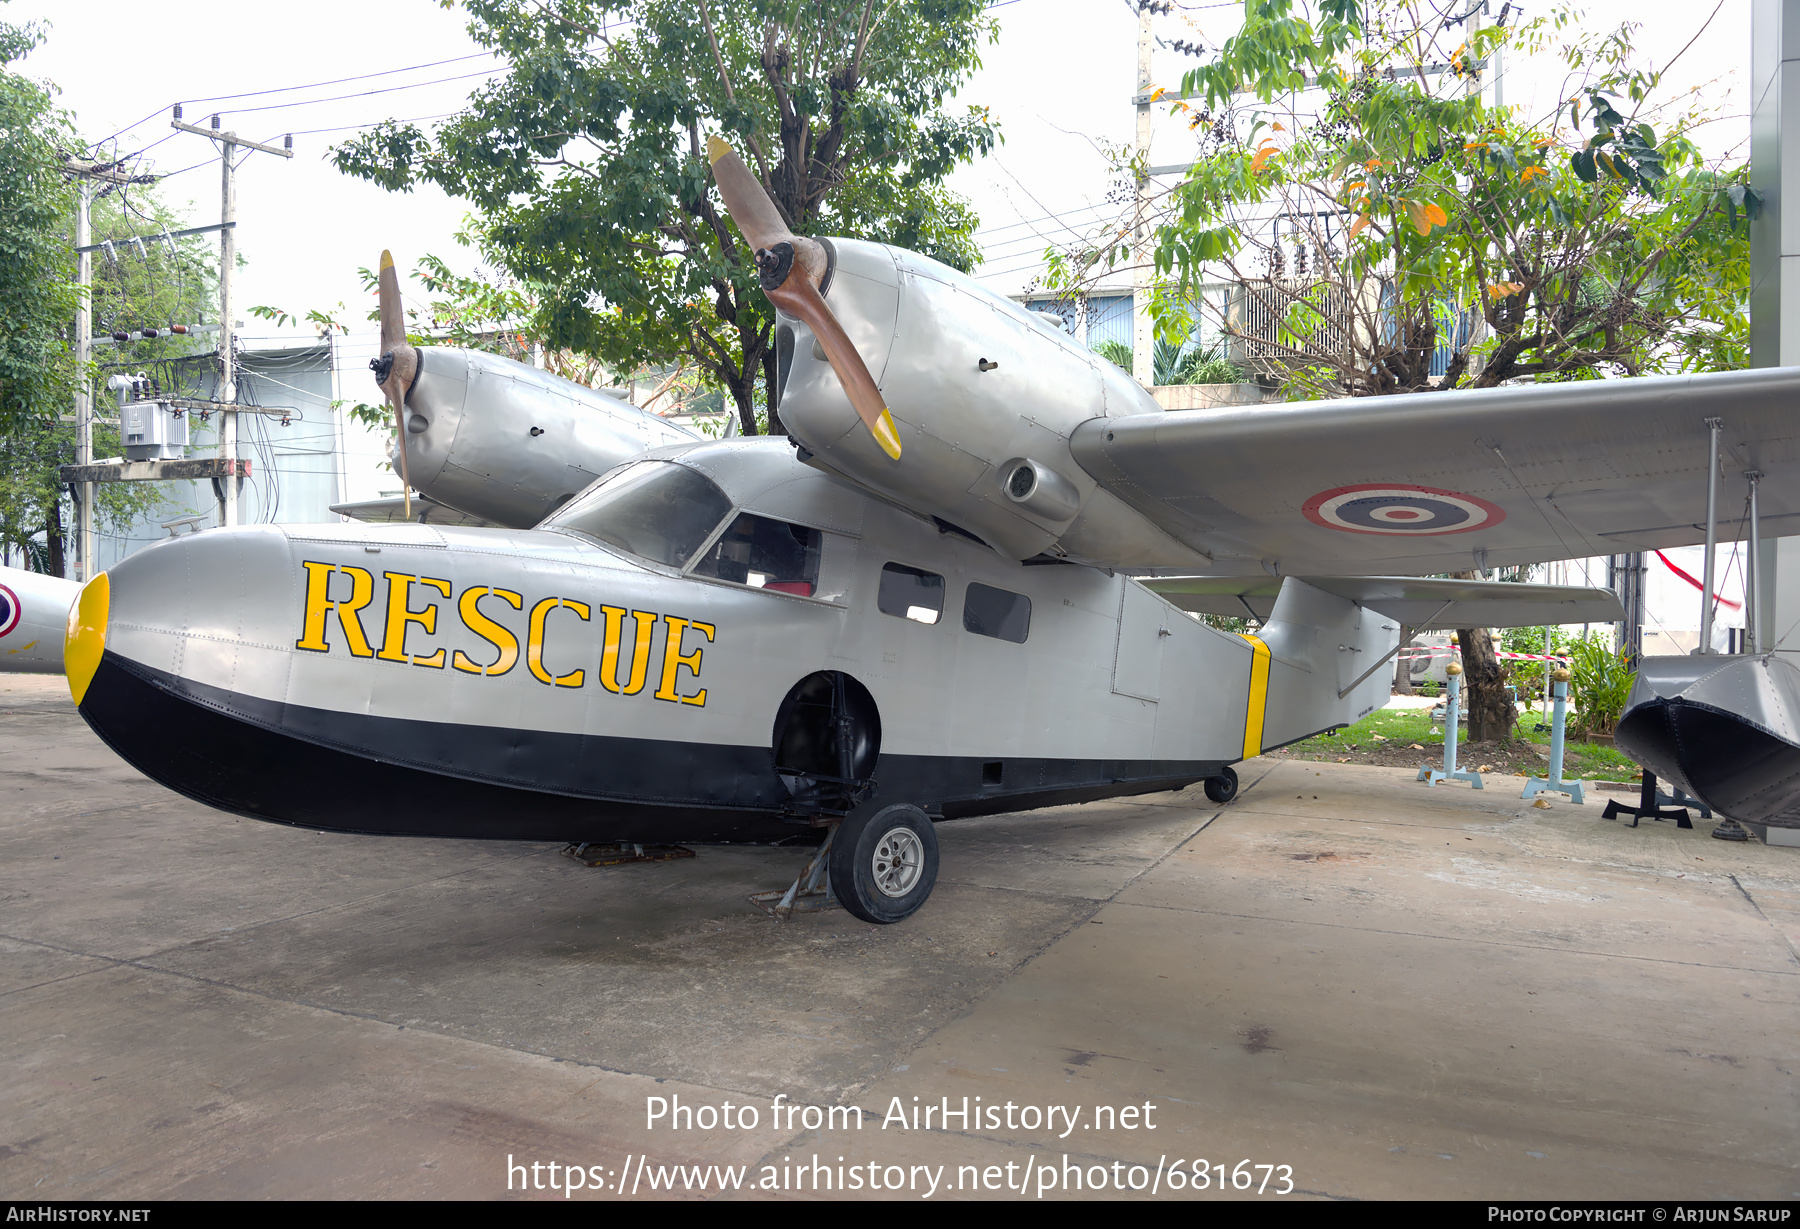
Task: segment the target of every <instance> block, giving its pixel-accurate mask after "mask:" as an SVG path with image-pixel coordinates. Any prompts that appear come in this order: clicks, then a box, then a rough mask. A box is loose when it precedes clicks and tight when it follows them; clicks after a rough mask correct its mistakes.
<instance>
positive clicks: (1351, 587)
mask: <svg viewBox="0 0 1800 1229" xmlns="http://www.w3.org/2000/svg"><path fill="white" fill-rule="evenodd" d="M1299 579H1304V580H1305V582H1306V583H1307V584H1309V585H1311V586H1312V587H1313V588H1315V589H1322V590H1324V591H1325V592H1326V593H1330V594H1334V595H1335V596H1337V597H1341V598H1346V599H1348V600H1349V601H1352V602H1355V603H1357V604H1358V605H1361V606H1366V607H1367V608H1368V609H1370V610H1373V611H1375V612H1376V613H1378V614H1383V615H1386V616H1387V617H1388V618H1390V619H1393V620H1395V621H1397V622H1399V623H1403V624H1405V625H1406V626H1408V627H1412V628H1417V629H1419V630H1429V629H1431V628H1446V627H1545V626H1554V625H1557V624H1563V623H1613V622H1617V621H1618V620H1620V619H1623V618H1624V617H1625V608H1624V607H1623V606H1622V605H1620V604H1619V596H1618V594H1616V593H1614V592H1613V591H1612V590H1611V589H1585V588H1581V587H1579V586H1573V585H1522V584H1513V583H1510V582H1507V581H1499V580H1436V579H1424V578H1420V577H1415V576H1323V577H1320V576H1307V577H1303V578H1299ZM1140 583H1141V584H1143V585H1144V586H1145V587H1146V588H1148V589H1151V590H1153V591H1154V592H1156V593H1160V594H1161V595H1162V596H1163V597H1165V598H1167V599H1168V600H1169V601H1171V602H1173V603H1174V604H1175V605H1177V606H1179V607H1181V608H1182V609H1183V610H1191V611H1194V612H1196V613H1198V614H1214V615H1237V616H1239V617H1240V618H1241V617H1243V616H1244V615H1247V614H1248V615H1253V616H1254V617H1255V618H1257V619H1259V620H1261V619H1267V618H1268V617H1269V612H1270V611H1271V610H1272V609H1274V606H1275V595H1276V593H1277V592H1278V591H1279V590H1280V588H1281V579H1280V578H1279V577H1273V576H1163V577H1154V578H1146V579H1144V580H1142V581H1141V582H1140Z"/></svg>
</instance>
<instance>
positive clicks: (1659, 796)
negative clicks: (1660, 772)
mask: <svg viewBox="0 0 1800 1229" xmlns="http://www.w3.org/2000/svg"><path fill="white" fill-rule="evenodd" d="M1656 805H1657V806H1659V807H1660V806H1671V807H1687V808H1688V809H1689V810H1693V811H1698V812H1700V818H1701V819H1711V818H1712V817H1713V813H1712V808H1711V807H1709V806H1707V805H1706V804H1705V803H1704V802H1701V801H1700V800H1699V799H1698V798H1690V797H1688V793H1687V791H1686V790H1684V789H1682V788H1681V787H1680V786H1679V785H1674V786H1670V787H1669V792H1668V793H1666V794H1665V793H1663V792H1662V791H1661V790H1657V791H1656Z"/></svg>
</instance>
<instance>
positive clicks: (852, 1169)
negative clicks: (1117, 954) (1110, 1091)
mask: <svg viewBox="0 0 1800 1229" xmlns="http://www.w3.org/2000/svg"><path fill="white" fill-rule="evenodd" d="M506 1189H507V1190H509V1191H560V1192H561V1193H562V1195H563V1198H565V1199H571V1198H573V1197H574V1196H575V1194H576V1192H578V1191H582V1192H591V1193H593V1194H596V1195H601V1194H604V1195H626V1196H630V1195H653V1194H662V1193H665V1192H671V1191H680V1192H683V1193H690V1192H700V1191H753V1192H757V1191H761V1192H768V1193H771V1194H781V1193H783V1192H802V1193H806V1194H812V1193H814V1192H830V1193H844V1192H856V1191H873V1192H878V1193H887V1194H909V1195H916V1196H918V1197H919V1198H921V1199H929V1198H931V1197H932V1196H933V1195H936V1194H938V1193H940V1192H946V1193H957V1192H975V1191H980V1192H994V1191H1011V1192H1013V1193H1014V1194H1016V1195H1020V1196H1024V1197H1027V1198H1029V1197H1032V1196H1035V1197H1036V1198H1039V1199H1042V1198H1043V1197H1044V1196H1045V1195H1050V1194H1059V1193H1073V1192H1078V1191H1106V1192H1117V1193H1125V1192H1133V1193H1137V1194H1143V1195H1150V1196H1156V1195H1162V1194H1167V1193H1170V1192H1176V1191H1182V1192H1185V1191H1207V1190H1216V1191H1231V1190H1235V1191H1253V1192H1255V1193H1257V1194H1268V1195H1286V1194H1288V1193H1290V1192H1291V1191H1292V1190H1293V1189H1294V1170H1293V1167H1292V1166H1291V1165H1271V1164H1262V1163H1258V1162H1253V1161H1248V1160H1245V1161H1239V1162H1238V1163H1237V1164H1235V1165H1231V1166H1227V1165H1226V1164H1224V1163H1219V1162H1208V1161H1206V1160H1204V1159H1196V1160H1187V1159H1178V1160H1175V1161H1170V1159H1169V1158H1168V1157H1167V1156H1163V1157H1159V1158H1158V1159H1157V1162H1156V1164H1155V1165H1148V1164H1143V1165H1133V1164H1128V1163H1127V1162H1125V1161H1111V1162H1107V1163H1105V1164H1100V1163H1094V1164H1086V1165H1084V1164H1082V1163H1080V1161H1072V1160H1070V1159H1069V1156H1068V1154H1067V1153H1064V1154H1063V1156H1062V1161H1061V1164H1058V1163H1056V1162H1054V1161H1048V1162H1040V1161H1039V1160H1038V1158H1037V1157H1035V1156H1027V1157H1026V1158H1025V1160H1024V1161H1022V1162H1021V1161H1008V1162H1007V1163H1006V1164H1004V1165H958V1166H957V1167H956V1170H955V1173H954V1174H952V1173H951V1172H950V1167H949V1166H948V1165H917V1164H915V1165H883V1164H882V1163H881V1162H880V1161H865V1162H860V1163H858V1164H854V1165H850V1164H846V1163H845V1162H844V1159H843V1158H842V1157H839V1158H838V1159H837V1162H836V1163H835V1164H833V1163H831V1162H828V1161H821V1160H820V1159H819V1156H818V1154H817V1153H814V1154H813V1156H812V1158H811V1160H810V1161H807V1160H801V1161H795V1160H793V1159H792V1158H791V1157H784V1158H782V1160H781V1162H780V1163H779V1164H765V1165H755V1166H752V1165H663V1164H653V1163H651V1161H650V1159H649V1157H648V1156H646V1155H642V1154H635V1155H634V1154H627V1156H626V1157H625V1163H624V1165H623V1166H621V1167H620V1168H618V1169H606V1168H603V1167H601V1166H599V1165H591V1166H587V1167H583V1166H580V1165H565V1164H563V1163H562V1162H560V1161H548V1162H546V1161H532V1162H528V1163H527V1162H520V1161H516V1160H514V1159H513V1156H512V1154H511V1153H508V1154H507V1157H506Z"/></svg>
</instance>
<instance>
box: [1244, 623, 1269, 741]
mask: <svg viewBox="0 0 1800 1229" xmlns="http://www.w3.org/2000/svg"><path fill="white" fill-rule="evenodd" d="M1244 639H1245V640H1248V641H1249V642H1250V703H1249V705H1248V706H1247V707H1246V708H1245V709H1244V758H1245V759H1250V758H1251V757H1252V756H1258V755H1261V754H1262V749H1263V742H1262V739H1263V713H1264V711H1265V710H1266V709H1267V708H1268V706H1269V646H1268V645H1266V644H1264V643H1263V642H1262V641H1260V640H1258V639H1257V638H1256V637H1255V636H1245V637H1244Z"/></svg>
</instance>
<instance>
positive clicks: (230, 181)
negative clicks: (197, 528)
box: [169, 104, 294, 526]
mask: <svg viewBox="0 0 1800 1229" xmlns="http://www.w3.org/2000/svg"><path fill="white" fill-rule="evenodd" d="M169 126H170V127H172V128H178V129H180V130H181V131H182V132H196V133H199V134H200V135H201V136H203V137H210V138H212V139H213V140H215V141H217V142H218V143H219V390H218V396H217V397H216V398H215V400H218V401H222V402H224V403H225V404H226V405H227V406H235V405H236V404H237V362H236V360H237V356H236V354H235V353H234V351H233V346H232V341H233V338H232V332H233V330H235V329H236V328H237V318H236V316H235V314H234V312H235V310H236V307H235V304H234V303H233V301H232V297H231V292H232V285H231V284H232V275H233V273H234V272H235V271H236V269H235V266H236V264H237V164H236V161H235V159H236V156H237V150H238V147H239V146H240V145H241V146H243V147H244V148H245V149H251V150H257V151H260V152H262V153H265V154H275V155H277V156H278V157H282V158H292V157H293V156H294V138H293V137H291V136H290V137H288V138H287V139H286V146H285V148H281V149H277V148H276V147H275V146H273V145H263V144H261V143H259V142H256V141H246V140H244V139H243V138H242V137H240V136H238V135H237V133H235V132H221V131H219V117H218V116H216V115H215V116H213V117H212V127H211V128H201V127H198V126H196V125H194V124H186V123H183V122H182V120H181V107H180V105H179V104H177V105H176V107H175V118H174V119H172V120H170V121H169ZM219 417H220V419H221V424H220V430H219V457H220V458H221V459H222V460H224V461H225V462H226V470H227V474H228V475H229V474H232V473H235V471H236V465H235V462H236V461H237V411H236V410H235V409H226V410H225V411H224V412H223V413H222V414H220V416H219ZM237 495H238V480H237V478H235V477H230V476H228V477H226V478H225V480H224V487H223V488H222V490H221V492H220V498H219V523H220V524H221V525H225V526H231V525H235V524H237V523H238V506H237Z"/></svg>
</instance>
